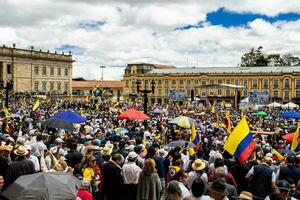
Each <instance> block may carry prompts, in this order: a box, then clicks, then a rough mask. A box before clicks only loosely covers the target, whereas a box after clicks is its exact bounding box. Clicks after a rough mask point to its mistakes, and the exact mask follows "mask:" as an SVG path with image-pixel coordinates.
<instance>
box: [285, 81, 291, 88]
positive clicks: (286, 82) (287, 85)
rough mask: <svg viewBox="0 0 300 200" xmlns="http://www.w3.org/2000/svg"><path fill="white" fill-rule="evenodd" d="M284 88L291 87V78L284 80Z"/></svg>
mask: <svg viewBox="0 0 300 200" xmlns="http://www.w3.org/2000/svg"><path fill="white" fill-rule="evenodd" d="M284 89H290V79H285V80H284Z"/></svg>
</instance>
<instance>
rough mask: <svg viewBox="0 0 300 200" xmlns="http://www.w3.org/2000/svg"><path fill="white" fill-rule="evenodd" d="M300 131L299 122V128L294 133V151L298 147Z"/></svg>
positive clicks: (292, 148) (292, 147)
mask: <svg viewBox="0 0 300 200" xmlns="http://www.w3.org/2000/svg"><path fill="white" fill-rule="evenodd" d="M299 131H300V122H298V125H297V130H296V131H295V133H294V137H293V142H292V146H291V150H292V151H294V150H295V149H296V148H297V147H298V139H299V136H300V134H299Z"/></svg>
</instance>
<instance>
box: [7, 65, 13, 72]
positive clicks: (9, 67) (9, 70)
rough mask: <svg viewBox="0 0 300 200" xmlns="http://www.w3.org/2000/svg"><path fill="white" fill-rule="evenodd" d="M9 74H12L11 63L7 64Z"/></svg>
mask: <svg viewBox="0 0 300 200" xmlns="http://www.w3.org/2000/svg"><path fill="white" fill-rule="evenodd" d="M6 70H7V74H11V71H12V70H11V64H7V65H6Z"/></svg>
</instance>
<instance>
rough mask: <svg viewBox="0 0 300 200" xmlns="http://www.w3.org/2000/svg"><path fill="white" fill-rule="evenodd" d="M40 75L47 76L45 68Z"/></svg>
mask: <svg viewBox="0 0 300 200" xmlns="http://www.w3.org/2000/svg"><path fill="white" fill-rule="evenodd" d="M42 75H43V76H46V75H47V68H46V67H43V69H42Z"/></svg>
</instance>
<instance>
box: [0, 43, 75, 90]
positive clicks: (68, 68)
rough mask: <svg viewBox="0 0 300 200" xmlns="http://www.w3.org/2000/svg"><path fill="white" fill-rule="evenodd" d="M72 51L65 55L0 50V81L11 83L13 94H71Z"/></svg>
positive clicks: (20, 50) (33, 51) (9, 48)
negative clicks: (25, 92)
mask: <svg viewBox="0 0 300 200" xmlns="http://www.w3.org/2000/svg"><path fill="white" fill-rule="evenodd" d="M73 62H74V61H73V59H72V55H71V52H69V53H68V54H67V55H65V54H64V53H62V54H58V53H57V52H54V53H50V52H49V51H48V52H43V51H42V50H39V51H36V50H34V49H33V47H31V50H26V49H19V48H16V46H15V44H13V47H6V46H4V45H3V46H2V47H0V81H4V82H8V81H12V82H13V91H14V92H20V91H27V92H39V93H44V94H51V93H52V94H54V93H55V94H70V93H71V91H72V88H71V81H72V64H73Z"/></svg>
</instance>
